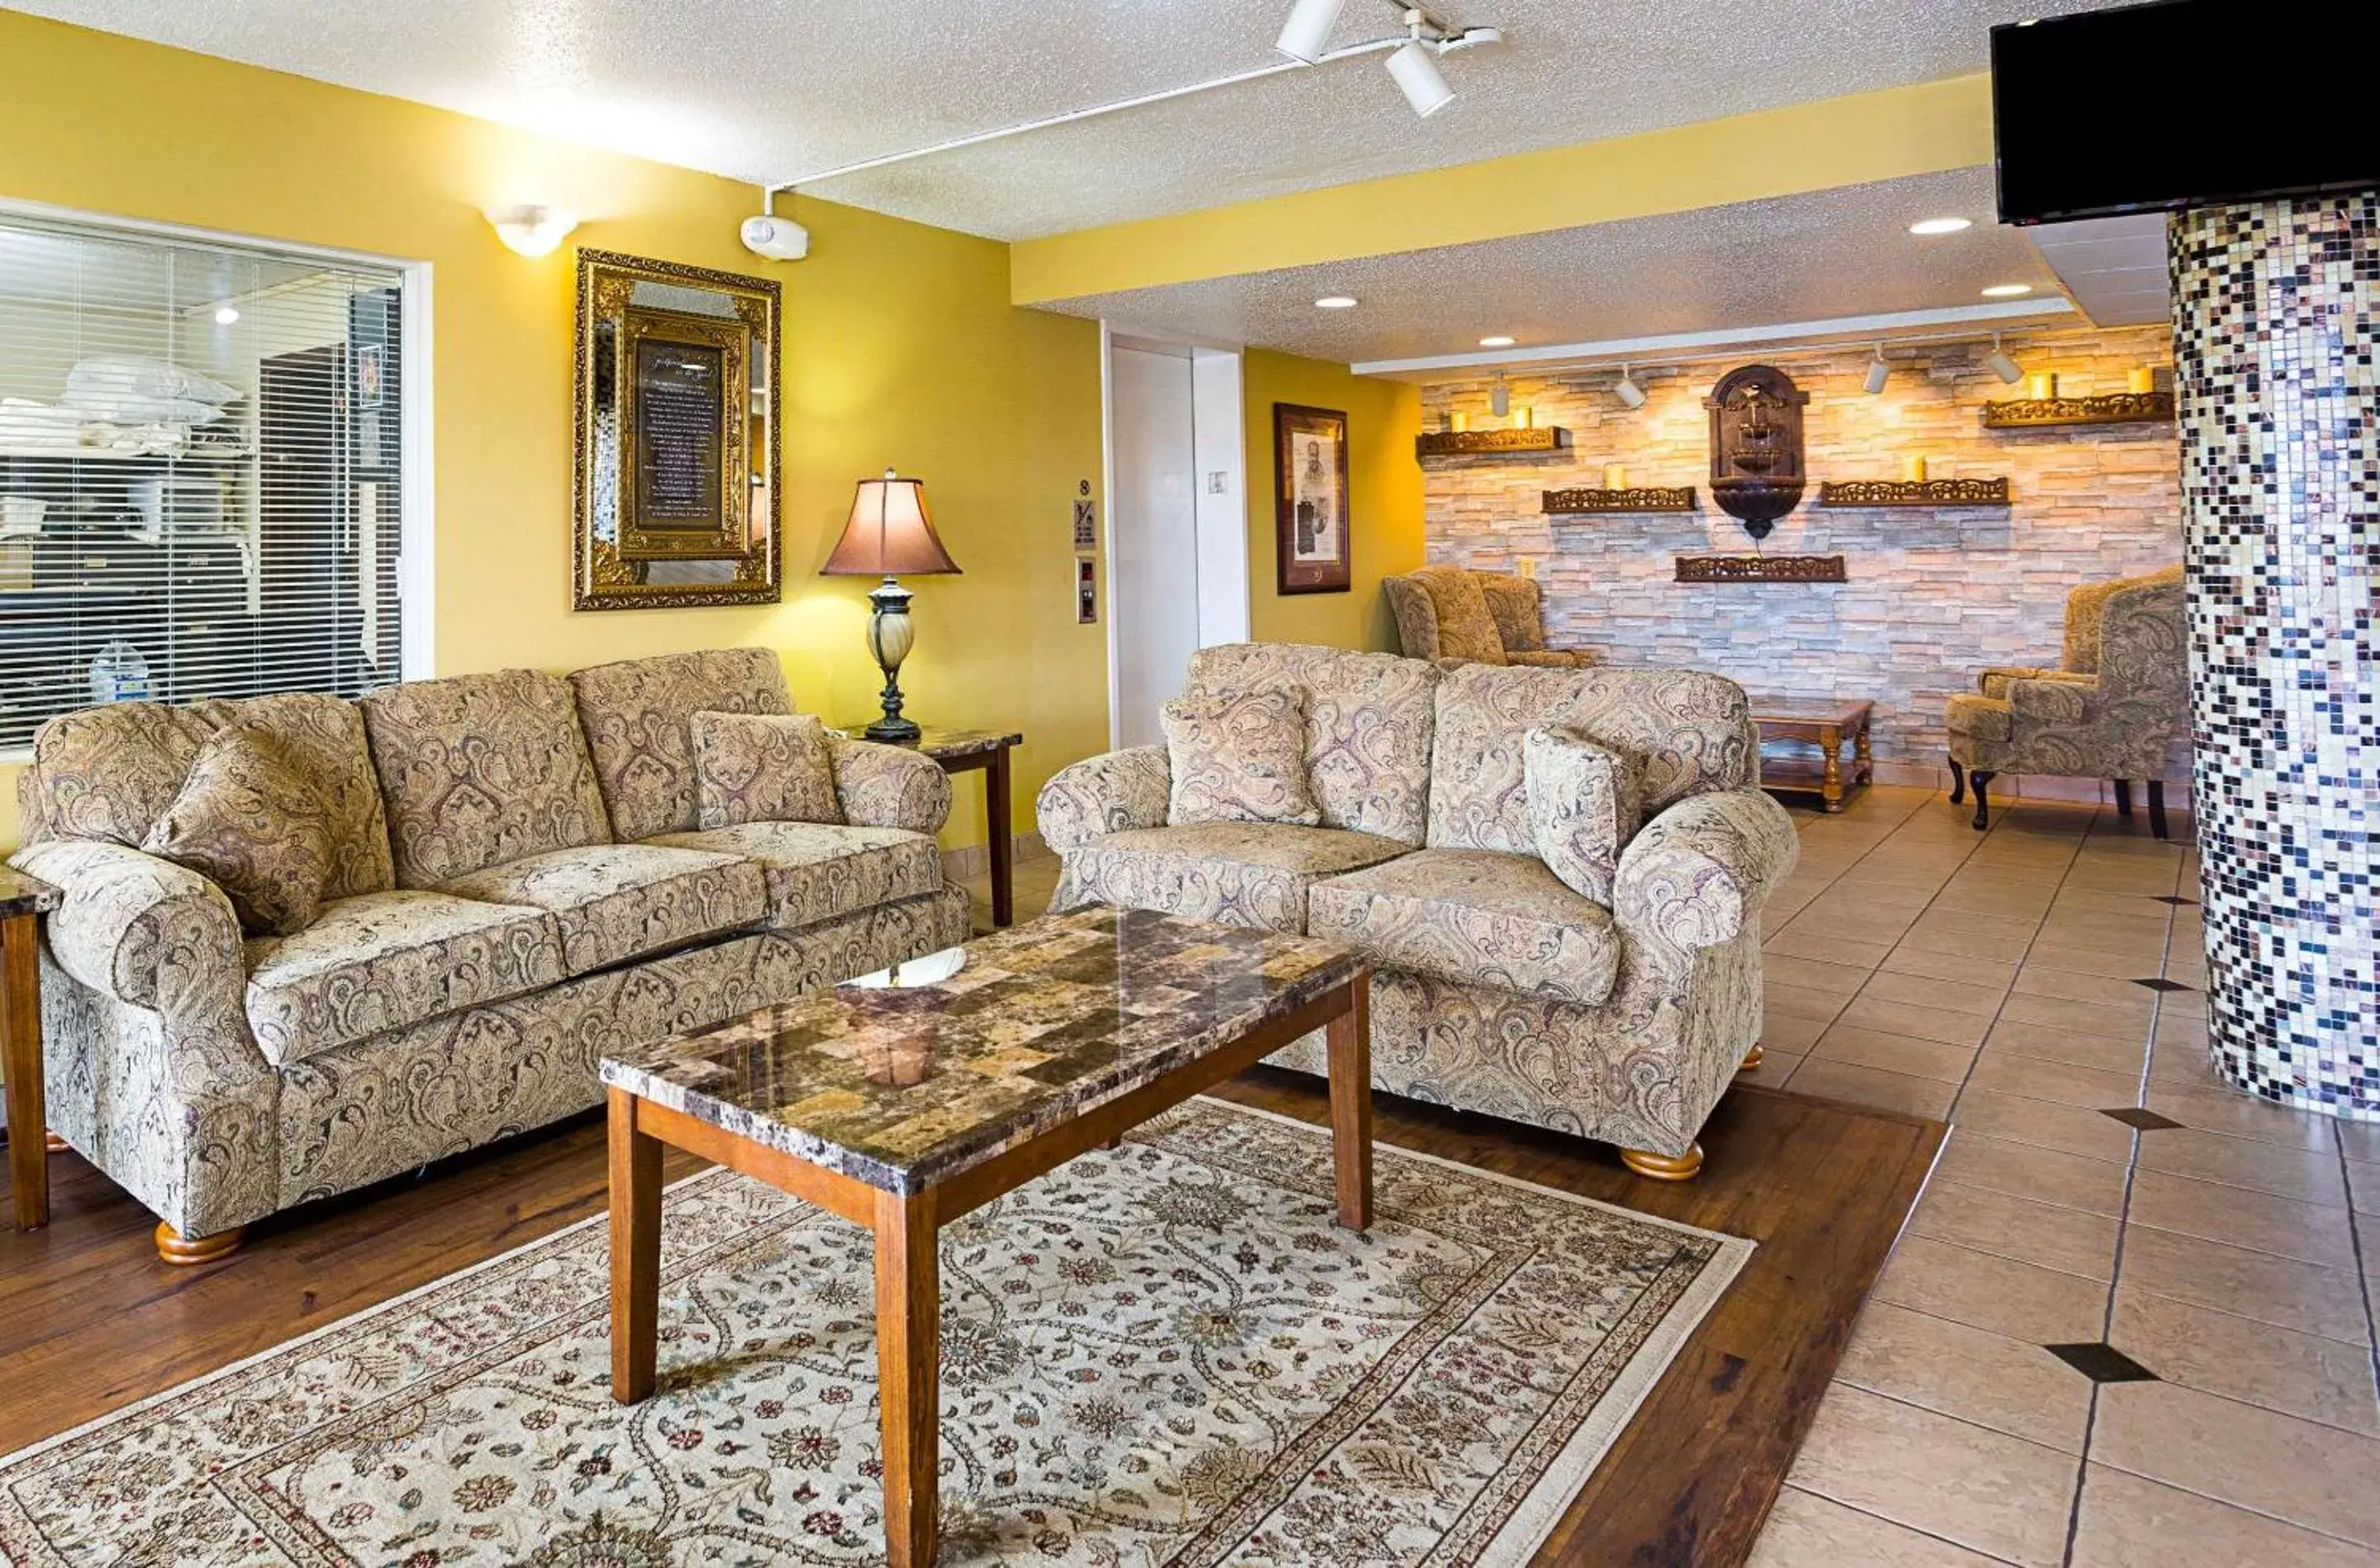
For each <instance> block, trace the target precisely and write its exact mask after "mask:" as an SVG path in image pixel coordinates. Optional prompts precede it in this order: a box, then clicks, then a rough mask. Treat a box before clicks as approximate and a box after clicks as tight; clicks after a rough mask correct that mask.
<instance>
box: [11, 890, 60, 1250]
mask: <svg viewBox="0 0 2380 1568" xmlns="http://www.w3.org/2000/svg"><path fill="white" fill-rule="evenodd" d="M60 896H61V895H60V893H59V892H58V890H57V889H56V888H55V887H52V886H51V885H50V884H49V883H47V882H45V881H42V879H41V878H39V877H32V876H28V875H26V874H25V873H24V872H22V871H19V870H18V869H16V868H15V867H13V866H5V865H0V1074H5V1075H6V1093H7V1096H8V1166H9V1179H10V1182H11V1183H12V1185H14V1186H15V1188H16V1192H17V1228H18V1230H20V1231H31V1230H38V1229H40V1228H41V1227H42V1226H43V1225H46V1224H48V1223H49V1222H50V1136H49V1116H48V1109H49V1108H48V1103H47V1100H48V1097H47V1096H46V1094H45V1093H44V1092H43V1088H44V1086H43V1082H42V965H41V952H42V916H43V915H45V914H47V913H48V912H49V911H51V910H53V909H55V908H56V907H57V906H58V900H59V898H60ZM61 1147H63V1146H61Z"/></svg>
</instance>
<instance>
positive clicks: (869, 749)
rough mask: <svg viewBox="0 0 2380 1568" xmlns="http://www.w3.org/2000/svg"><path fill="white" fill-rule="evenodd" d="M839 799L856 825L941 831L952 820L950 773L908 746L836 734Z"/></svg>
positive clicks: (837, 792) (836, 779) (928, 831)
mask: <svg viewBox="0 0 2380 1568" xmlns="http://www.w3.org/2000/svg"><path fill="white" fill-rule="evenodd" d="M834 797H835V801H836V803H837V804H838V805H840V806H841V807H842V808H843V820H844V821H846V822H849V823H851V824H852V825H854V826H855V827H862V828H906V829H908V830H909V831H910V832H911V833H940V832H941V831H942V824H943V823H944V822H945V821H947V820H950V815H951V776H950V775H949V774H948V773H945V772H942V765H941V763H940V762H937V761H935V760H933V759H932V758H930V757H922V756H919V755H918V754H917V752H915V751H911V750H910V749H908V748H906V747H900V746H880V745H878V744H876V743H875V742H873V741H866V740H844V739H841V738H837V739H836V740H835V742H834Z"/></svg>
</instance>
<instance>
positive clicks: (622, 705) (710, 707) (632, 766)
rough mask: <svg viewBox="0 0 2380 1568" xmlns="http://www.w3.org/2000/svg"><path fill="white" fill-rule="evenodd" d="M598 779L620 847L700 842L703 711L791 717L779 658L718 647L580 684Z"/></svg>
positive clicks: (588, 675)
mask: <svg viewBox="0 0 2380 1568" xmlns="http://www.w3.org/2000/svg"><path fill="white" fill-rule="evenodd" d="M570 689H571V692H572V694H573V696H574V697H576V699H577V703H578V720H579V723H580V724H581V725H582V726H583V727H584V728H585V730H586V732H587V749H588V752H589V755H590V756H591V757H592V758H593V759H594V762H595V777H596V780H597V782H598V783H599V784H601V786H602V790H603V801H604V804H605V805H606V806H608V807H609V808H611V813H612V834H613V837H614V838H619V839H640V838H651V837H652V836H653V835H654V834H656V833H691V832H693V831H694V829H695V828H696V827H698V825H699V824H698V821H697V820H696V817H695V785H694V740H693V736H692V734H691V724H692V721H693V718H694V716H695V714H697V713H698V712H706V711H707V712H713V713H790V712H792V711H794V705H793V702H792V700H791V699H789V698H788V697H787V696H786V693H785V675H784V671H783V668H781V667H780V666H779V664H778V662H777V655H776V653H775V651H774V650H771V649H766V648H712V649H703V650H698V651H696V652H691V653H665V654H662V655H661V656H660V657H658V658H653V659H623V660H619V661H617V662H613V663H610V664H596V665H593V666H591V667H589V668H588V669H584V670H578V671H575V672H573V673H572V675H571V676H570Z"/></svg>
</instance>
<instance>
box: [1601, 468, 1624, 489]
mask: <svg viewBox="0 0 2380 1568" xmlns="http://www.w3.org/2000/svg"><path fill="white" fill-rule="evenodd" d="M1603 488H1604V489H1606V490H1626V489H1627V488H1628V470H1627V469H1626V468H1622V467H1621V466H1620V465H1619V464H1617V463H1606V464H1604V465H1603Z"/></svg>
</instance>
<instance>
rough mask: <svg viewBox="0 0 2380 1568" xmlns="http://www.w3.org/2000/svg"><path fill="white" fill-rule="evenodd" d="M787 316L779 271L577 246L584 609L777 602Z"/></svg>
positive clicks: (577, 556) (578, 509) (577, 567)
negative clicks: (783, 322) (751, 271)
mask: <svg viewBox="0 0 2380 1568" xmlns="http://www.w3.org/2000/svg"><path fill="white" fill-rule="evenodd" d="M780 315H781V299H780V291H779V289H778V286H777V285H776V284H775V283H774V282H772V281H771V280H770V279H767V278H757V277H747V276H745V275H743V274H741V273H722V272H713V271H711V270H710V269H709V268H707V267H689V266H683V265H680V264H679V263H677V262H674V261H647V260H645V259H644V258H642V257H637V256H623V255H619V254H617V253H615V252H613V251H609V250H581V251H579V252H578V318H577V338H576V344H577V346H576V350H575V358H576V360H577V403H576V409H577V420H576V425H575V432H576V433H575V441H574V443H573V444H574V448H575V468H574V472H573V475H572V481H571V512H572V518H571V589H572V604H573V607H574V608H577V609H580V610H657V609H670V608H680V607H686V606H691V605H703V604H758V603H773V602H776V600H777V598H778V594H779V589H780V585H781V582H782V579H783V572H782V565H783V564H782V562H781V560H780V549H779V539H778V529H777V485H778V454H777V444H778V437H777V420H776V411H777V407H778V402H777V387H778V368H779V367H778V357H779V336H778V325H779V321H780Z"/></svg>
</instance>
